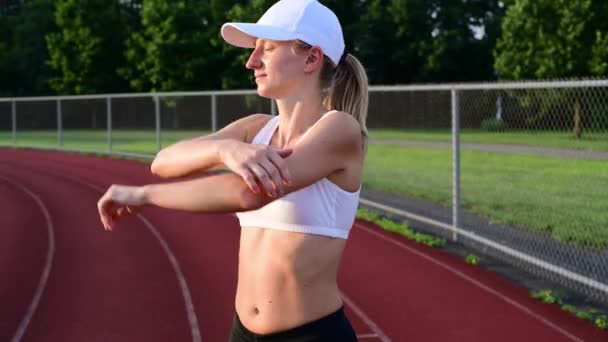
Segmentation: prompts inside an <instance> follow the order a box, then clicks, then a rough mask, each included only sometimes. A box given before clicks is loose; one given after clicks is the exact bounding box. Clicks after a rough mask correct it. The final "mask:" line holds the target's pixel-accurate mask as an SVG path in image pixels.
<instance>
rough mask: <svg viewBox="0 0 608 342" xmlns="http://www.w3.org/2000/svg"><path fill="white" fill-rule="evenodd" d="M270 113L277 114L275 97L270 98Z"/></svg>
mask: <svg viewBox="0 0 608 342" xmlns="http://www.w3.org/2000/svg"><path fill="white" fill-rule="evenodd" d="M270 114H272V116H275V115H277V103H276V102H275V101H274V99H270Z"/></svg>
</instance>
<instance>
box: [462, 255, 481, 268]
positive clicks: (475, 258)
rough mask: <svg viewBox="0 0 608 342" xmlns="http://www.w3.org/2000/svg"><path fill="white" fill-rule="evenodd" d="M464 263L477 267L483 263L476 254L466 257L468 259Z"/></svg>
mask: <svg viewBox="0 0 608 342" xmlns="http://www.w3.org/2000/svg"><path fill="white" fill-rule="evenodd" d="M464 261H465V262H466V263H467V264H471V265H475V266H476V265H479V262H480V261H481V258H480V257H478V256H477V255H475V254H469V255H467V256H466V258H464Z"/></svg>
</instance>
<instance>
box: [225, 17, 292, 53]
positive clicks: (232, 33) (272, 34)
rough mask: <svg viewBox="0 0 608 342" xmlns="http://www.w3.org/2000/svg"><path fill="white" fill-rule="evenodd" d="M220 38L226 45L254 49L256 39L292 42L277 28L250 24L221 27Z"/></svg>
mask: <svg viewBox="0 0 608 342" xmlns="http://www.w3.org/2000/svg"><path fill="white" fill-rule="evenodd" d="M221 34H222V38H224V40H225V41H226V42H228V44H231V45H234V46H238V47H243V48H253V47H255V41H256V39H258V38H262V39H268V40H292V39H293V38H292V37H291V36H290V35H289V34H288V33H285V32H284V31H282V30H281V29H279V28H276V27H274V26H268V25H260V24H251V23H226V24H224V25H222V29H221Z"/></svg>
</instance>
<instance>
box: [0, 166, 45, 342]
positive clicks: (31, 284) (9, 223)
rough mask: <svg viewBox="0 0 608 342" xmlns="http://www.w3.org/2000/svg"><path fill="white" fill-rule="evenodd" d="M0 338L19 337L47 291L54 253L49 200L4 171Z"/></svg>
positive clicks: (0, 228) (0, 182) (1, 186)
mask: <svg viewBox="0 0 608 342" xmlns="http://www.w3.org/2000/svg"><path fill="white" fill-rule="evenodd" d="M0 208H2V215H0V279H1V280H2V281H0V302H1V303H2V305H0V341H19V340H20V338H21V336H22V335H23V332H24V331H25V329H26V328H27V325H28V324H29V321H30V319H31V316H32V315H33V313H34V312H35V310H36V308H37V305H38V302H39V298H40V297H41V296H42V294H43V293H44V289H45V287H46V281H47V278H48V275H49V274H50V272H51V269H52V262H53V255H54V236H53V226H52V222H51V220H50V217H49V215H48V210H47V209H46V206H45V204H44V203H43V202H42V201H40V199H39V198H37V197H36V194H34V193H32V192H31V191H30V190H29V189H27V188H24V187H23V186H22V185H20V184H18V183H17V182H15V181H14V180H12V179H10V178H7V177H5V176H4V175H2V174H0Z"/></svg>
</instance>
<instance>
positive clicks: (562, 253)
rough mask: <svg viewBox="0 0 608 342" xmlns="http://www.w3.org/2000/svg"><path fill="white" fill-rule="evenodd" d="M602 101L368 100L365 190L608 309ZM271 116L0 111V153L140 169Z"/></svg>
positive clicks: (469, 96) (602, 96)
mask: <svg viewBox="0 0 608 342" xmlns="http://www.w3.org/2000/svg"><path fill="white" fill-rule="evenodd" d="M607 95H608V80H593V81H563V82H536V83H533V82H529V83H496V84H463V85H428V86H404V87H371V89H370V109H369V115H368V127H369V128H370V133H371V140H370V142H371V144H370V147H369V153H368V156H367V161H366V169H365V170H366V171H365V176H364V187H365V188H368V189H373V190H374V191H376V192H377V193H380V194H382V193H385V194H390V195H392V196H400V197H402V198H408V199H414V200H415V201H414V200H410V201H409V202H408V201H405V202H404V203H415V204H412V207H411V208H410V207H408V205H407V204H406V205H403V206H401V207H400V209H401V210H405V211H409V212H411V213H413V214H416V215H422V216H425V217H426V219H425V220H426V222H435V226H436V227H437V228H436V231H435V232H436V233H437V234H440V235H444V236H446V237H448V238H450V239H457V240H458V241H459V242H461V243H463V244H465V245H469V246H474V247H476V248H481V249H482V250H483V251H484V252H485V253H487V254H490V255H494V256H497V257H499V258H501V259H502V260H504V261H506V262H509V263H513V264H516V265H517V266H518V267H521V268H523V269H526V270H528V271H531V272H533V273H535V274H538V275H540V276H542V277H545V278H549V279H553V280H556V281H558V282H560V283H561V284H563V285H565V286H568V287H570V288H571V289H573V290H575V291H578V292H580V293H583V294H585V295H588V296H590V297H592V298H594V299H596V300H599V301H601V302H603V303H605V304H608V266H606V265H608V162H607V161H608V96H607ZM275 111H276V108H275V106H274V104H273V103H272V102H271V101H269V100H267V99H262V98H260V97H258V96H257V95H256V93H255V91H230V92H197V93H158V94H119V95H118V94H117V95H98V96H69V97H47V98H29V99H28V98H18V99H0V144H3V145H9V146H10V145H14V146H42V145H44V146H55V147H58V148H64V149H65V148H69V149H77V150H82V151H84V150H96V151H99V152H102V153H112V154H127V155H139V156H150V155H153V154H154V153H155V152H156V151H157V150H158V149H159V148H162V147H163V146H166V145H168V144H170V143H173V142H175V141H177V140H180V139H185V138H189V137H194V136H200V135H204V134H208V133H209V132H212V131H214V130H216V129H218V128H220V127H223V126H225V125H227V124H228V123H230V122H232V121H234V120H235V119H238V118H240V117H243V116H245V115H248V114H251V113H274V112H275ZM380 198H381V197H380ZM363 200H364V201H365V200H366V199H365V198H363ZM366 203H369V201H367V202H366ZM412 216H413V215H412Z"/></svg>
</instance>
